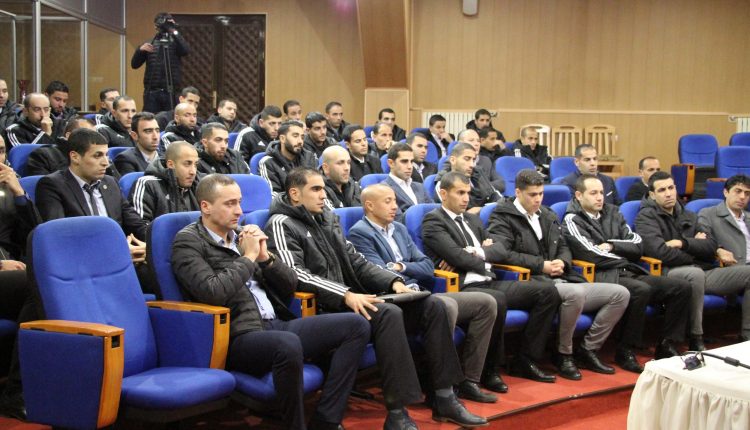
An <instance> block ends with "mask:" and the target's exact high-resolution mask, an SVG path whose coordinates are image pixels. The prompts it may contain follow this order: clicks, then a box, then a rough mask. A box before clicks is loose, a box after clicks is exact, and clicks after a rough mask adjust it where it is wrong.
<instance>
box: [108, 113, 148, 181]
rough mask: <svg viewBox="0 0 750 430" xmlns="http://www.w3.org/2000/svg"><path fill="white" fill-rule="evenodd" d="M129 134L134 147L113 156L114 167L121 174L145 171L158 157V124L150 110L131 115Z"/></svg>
mask: <svg viewBox="0 0 750 430" xmlns="http://www.w3.org/2000/svg"><path fill="white" fill-rule="evenodd" d="M129 133H130V136H132V138H133V140H134V141H135V147H133V148H129V149H126V150H125V151H123V152H121V153H119V154H117V156H116V157H115V160H114V161H115V167H117V171H118V172H120V174H121V175H125V174H128V173H133V172H145V171H146V168H147V167H148V165H149V164H151V163H152V162H153V161H154V160H155V159H157V158H158V157H159V154H157V152H156V150H157V149H158V148H159V124H158V123H157V122H156V117H155V116H154V114H152V113H151V112H139V113H137V114H135V115H134V116H133V122H132V125H131V130H130V132H129Z"/></svg>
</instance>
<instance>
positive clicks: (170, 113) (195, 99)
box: [144, 87, 201, 130]
mask: <svg viewBox="0 0 750 430" xmlns="http://www.w3.org/2000/svg"><path fill="white" fill-rule="evenodd" d="M177 100H178V101H177V103H178V104H179V103H188V104H191V105H193V107H195V110H196V112H197V111H198V106H200V104H201V94H200V92H199V91H198V88H195V87H185V88H183V89H182V92H181V93H180V96H179V97H177ZM144 110H145V111H147V112H150V111H149V110H148V109H144ZM154 114H155V115H156V122H158V123H159V128H160V129H161V130H164V129H165V128H167V126H168V125H169V122H170V121H172V120H173V119H174V109H172V110H165V111H161V112H159V113H156V112H155V113H154ZM195 123H196V124H200V123H201V121H200V119H197V118H196V120H195Z"/></svg>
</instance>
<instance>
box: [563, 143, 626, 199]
mask: <svg viewBox="0 0 750 430" xmlns="http://www.w3.org/2000/svg"><path fill="white" fill-rule="evenodd" d="M575 164H576V170H575V171H574V172H572V173H569V174H568V175H567V176H565V177H564V178H563V179H562V182H561V184H563V185H567V186H568V188H570V194H571V195H573V194H575V192H576V181H578V177H579V176H581V175H582V174H584V173H590V174H592V175H596V177H597V178H599V180H600V181H602V185H603V186H604V202H605V203H609V204H611V205H620V203H622V201H621V200H620V196H619V195H618V194H617V187H615V181H614V179H612V178H611V177H609V176H607V175H604V174H602V173H600V172H599V157H598V155H597V153H596V148H594V146H593V145H589V144H588V143H584V144H582V145H578V146H577V147H576V152H575Z"/></svg>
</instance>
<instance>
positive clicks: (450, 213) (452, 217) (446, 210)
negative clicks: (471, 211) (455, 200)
mask: <svg viewBox="0 0 750 430" xmlns="http://www.w3.org/2000/svg"><path fill="white" fill-rule="evenodd" d="M442 208H443V210H444V211H445V213H447V214H448V216H449V217H451V219H452V220H454V221H455V220H456V217H457V216H461V217H462V218H463V215H459V214H456V213H453V212H451V211H450V209H448V208H446V207H445V206H442Z"/></svg>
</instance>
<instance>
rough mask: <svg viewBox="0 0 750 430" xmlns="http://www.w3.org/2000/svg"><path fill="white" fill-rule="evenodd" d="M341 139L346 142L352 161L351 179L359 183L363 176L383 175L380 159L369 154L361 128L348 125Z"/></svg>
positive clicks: (355, 125) (365, 137) (365, 136)
mask: <svg viewBox="0 0 750 430" xmlns="http://www.w3.org/2000/svg"><path fill="white" fill-rule="evenodd" d="M341 139H343V141H344V142H346V147H347V149H349V155H350V156H351V159H352V178H354V180H355V181H359V180H360V179H362V177H363V176H365V175H371V174H373V173H383V168H382V167H381V165H380V159H379V158H378V157H376V156H374V155H372V154H370V146H369V145H368V143H367V135H366V134H365V131H364V130H363V129H362V127H361V126H359V125H357V124H349V125H347V126H346V128H345V129H344V133H343V134H342V135H341Z"/></svg>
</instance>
